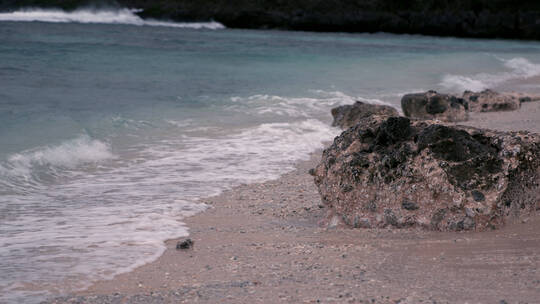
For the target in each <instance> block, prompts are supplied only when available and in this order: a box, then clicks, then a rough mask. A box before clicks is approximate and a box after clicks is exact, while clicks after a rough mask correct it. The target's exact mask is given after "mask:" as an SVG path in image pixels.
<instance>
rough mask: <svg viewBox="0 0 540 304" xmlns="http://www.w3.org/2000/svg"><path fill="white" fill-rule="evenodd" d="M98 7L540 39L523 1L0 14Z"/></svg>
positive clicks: (31, 2)
mask: <svg viewBox="0 0 540 304" xmlns="http://www.w3.org/2000/svg"><path fill="white" fill-rule="evenodd" d="M96 5H100V6H122V7H130V8H140V9H142V11H141V12H140V13H139V15H140V16H141V17H143V18H155V19H169V20H176V21H208V20H216V21H218V22H221V23H223V24H225V25H226V26H227V27H230V28H252V29H253V28H257V29H265V28H276V29H290V30H303V31H325V32H333V31H339V32H390V33H411V34H412V33H414V34H425V35H437V36H459V37H489V38H510V39H540V23H539V22H538V20H540V3H539V2H538V1H525V0H523V1H508V0H475V1H470V0H455V1H398V0H359V1H345V0H336V1H324V0H290V1H272V0H238V1H227V0H197V1H194V0H155V1H147V0H3V1H0V10H9V9H13V8H18V7H28V6H30V7H60V8H64V9H75V8H77V7H85V6H86V7H88V6H96Z"/></svg>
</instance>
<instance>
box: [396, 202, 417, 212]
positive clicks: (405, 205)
mask: <svg viewBox="0 0 540 304" xmlns="http://www.w3.org/2000/svg"><path fill="white" fill-rule="evenodd" d="M401 207H403V209H405V210H409V211H414V210H418V208H420V207H418V205H417V204H416V203H413V202H409V201H403V202H402V203H401Z"/></svg>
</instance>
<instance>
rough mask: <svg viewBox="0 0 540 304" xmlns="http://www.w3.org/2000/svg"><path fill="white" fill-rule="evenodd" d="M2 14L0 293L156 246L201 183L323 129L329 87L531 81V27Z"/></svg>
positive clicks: (286, 153) (238, 173) (383, 90)
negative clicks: (337, 27) (251, 24)
mask: <svg viewBox="0 0 540 304" xmlns="http://www.w3.org/2000/svg"><path fill="white" fill-rule="evenodd" d="M21 16H22V17H21ZM40 18H41V19H40ZM36 19H38V20H44V21H48V22H35V21H31V20H36ZM0 20H11V21H0V39H1V41H2V44H0V302H28V303H33V302H39V301H40V300H41V299H43V298H44V297H47V296H51V295H56V294H61V293H66V292H69V291H72V290H76V289H80V288H84V287H85V286H87V285H88V284H89V283H91V282H92V281H95V280H98V279H103V278H109V277H111V276H113V275H114V274H116V273H119V272H124V271H129V270H130V269H133V268H134V267H136V266H138V265H141V264H144V263H146V262H148V261H151V260H154V259H155V258H156V257H158V256H159V255H160V254H161V252H162V251H163V250H164V246H163V240H165V239H168V238H173V237H178V236H184V235H187V234H188V229H187V227H185V225H184V224H183V223H182V218H184V217H185V216H189V215H191V214H194V213H196V212H200V211H202V210H204V209H205V206H204V205H203V204H200V203H198V202H197V200H198V199H199V198H202V197H208V196H210V195H214V194H217V193H219V192H220V191H223V190H225V189H229V188H230V187H233V186H235V185H238V184H241V183H252V182H257V181H263V180H268V179H273V178H276V177H278V176H279V175H280V174H282V173H284V172H286V171H288V170H291V169H292V168H293V166H294V163H295V162H297V161H298V160H301V159H306V158H307V157H308V155H309V153H310V152H312V151H314V150H316V149H318V148H321V147H322V143H323V142H324V141H328V140H331V139H332V138H333V136H335V135H337V134H338V133H339V131H338V130H336V129H334V128H331V127H330V126H329V122H330V120H331V117H330V115H329V110H330V109H331V108H332V107H334V106H336V105H341V104H350V103H353V102H354V101H355V100H362V101H366V102H372V103H384V104H390V105H393V106H396V107H398V105H399V100H400V97H401V95H402V94H404V93H408V92H415V91H421V90H428V89H436V90H440V91H443V92H460V91H463V90H465V89H472V90H481V89H484V88H488V87H491V88H505V89H508V88H511V89H519V90H524V91H532V92H540V83H538V82H536V81H534V79H538V76H539V75H540V43H538V42H525V41H497V40H474V39H454V38H433V37H422V36H397V35H388V34H373V35H370V34H335V33H334V34H324V33H304V32H279V31H243V30H229V29H222V28H221V27H220V26H219V25H216V24H214V23H210V24H202V25H201V24H198V25H185V24H184V25H182V24H174V23H162V24H160V23H153V24H149V23H148V22H147V21H142V20H139V19H137V17H136V16H135V15H133V14H132V13H131V12H130V11H127V10H124V11H120V12H90V11H82V12H81V11H79V12H77V13H74V14H64V13H61V12H48V11H39V12H37V13H36V12H22V13H18V15H17V14H15V13H4V14H0ZM13 20H16V21H13ZM126 20H127V21H126ZM22 21H26V22H22Z"/></svg>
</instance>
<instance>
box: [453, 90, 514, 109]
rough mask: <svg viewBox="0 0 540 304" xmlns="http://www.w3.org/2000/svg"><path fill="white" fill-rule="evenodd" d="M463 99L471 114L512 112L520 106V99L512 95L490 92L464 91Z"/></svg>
mask: <svg viewBox="0 0 540 304" xmlns="http://www.w3.org/2000/svg"><path fill="white" fill-rule="evenodd" d="M463 99H464V100H465V101H466V102H467V103H468V105H469V111H471V112H494V111H514V110H517V109H519V107H520V106H521V102H520V98H519V97H517V96H516V95H514V94H501V93H497V92H495V91H492V90H484V91H482V92H478V93H475V92H471V91H465V92H464V93H463Z"/></svg>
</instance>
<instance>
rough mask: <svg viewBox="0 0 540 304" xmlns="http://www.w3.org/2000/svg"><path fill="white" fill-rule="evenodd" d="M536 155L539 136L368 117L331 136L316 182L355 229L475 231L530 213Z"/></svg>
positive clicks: (539, 166) (537, 176) (539, 193)
mask: <svg viewBox="0 0 540 304" xmlns="http://www.w3.org/2000/svg"><path fill="white" fill-rule="evenodd" d="M538 155H540V135H537V134H531V133H527V132H518V133H516V132H498V131H490V130H481V129H476V128H472V127H465V126H448V125H442V124H436V123H434V122H432V121H420V120H415V121H411V120H408V119H407V118H398V117H391V118H388V119H386V120H381V119H380V117H372V118H369V119H366V120H364V121H363V122H362V123H359V124H357V125H355V126H354V127H352V128H350V129H347V130H346V131H344V132H343V133H342V134H341V135H340V136H338V137H336V138H335V140H334V142H333V144H332V145H331V146H330V147H329V148H327V149H326V150H325V151H324V152H323V156H322V159H321V163H320V164H319V165H318V166H317V167H316V169H315V176H314V179H315V184H316V185H317V187H318V189H319V192H320V194H321V198H322V201H323V203H324V204H325V205H326V206H328V210H329V212H330V213H331V214H333V215H336V216H338V217H339V218H347V222H346V224H347V225H350V226H353V227H358V228H360V227H373V228H376V227H379V228H383V227H394V228H404V227H411V226H417V227H422V228H425V229H432V230H448V231H460V230H473V229H474V230H479V231H481V230H485V229H491V228H492V227H500V226H501V225H503V224H504V223H505V221H506V219H507V218H509V217H521V216H527V215H529V214H530V213H531V212H534V211H535V210H536V208H537V204H538V197H540V185H539V184H540V183H539V182H538V180H540V159H539V158H538ZM412 211H414V212H412Z"/></svg>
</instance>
